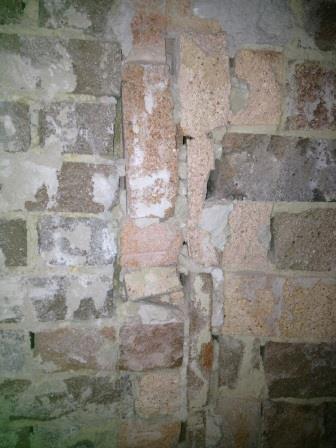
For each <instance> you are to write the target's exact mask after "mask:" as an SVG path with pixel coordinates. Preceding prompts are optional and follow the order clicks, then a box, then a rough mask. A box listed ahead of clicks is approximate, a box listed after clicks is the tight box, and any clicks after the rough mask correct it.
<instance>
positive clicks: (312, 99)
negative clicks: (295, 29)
mask: <svg viewBox="0 0 336 448" xmlns="http://www.w3.org/2000/svg"><path fill="white" fill-rule="evenodd" d="M288 82H289V88H288V99H287V103H288V105H287V123H286V126H287V128H288V129H329V130H335V129H336V117H335V107H336V102H335V90H336V72H335V69H332V68H328V67H327V66H324V65H323V64H322V63H320V62H318V61H313V62H311V61H306V62H302V63H292V64H290V66H289V81H288Z"/></svg>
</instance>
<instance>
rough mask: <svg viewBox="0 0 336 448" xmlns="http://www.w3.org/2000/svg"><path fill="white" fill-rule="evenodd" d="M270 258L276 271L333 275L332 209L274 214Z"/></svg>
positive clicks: (335, 219)
mask: <svg viewBox="0 0 336 448" xmlns="http://www.w3.org/2000/svg"><path fill="white" fill-rule="evenodd" d="M271 231H272V250H271V258H272V261H273V263H274V264H275V266H276V267H277V268H278V269H300V270H304V271H307V270H309V271H335V269H336V263H335V260H336V246H335V244H334V240H335V235H336V209H332V208H330V209H328V208H320V209H319V208H312V209H308V210H305V211H302V212H297V213H290V212H282V213H275V214H274V216H273V217H272V224H271Z"/></svg>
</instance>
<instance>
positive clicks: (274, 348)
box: [263, 342, 336, 398]
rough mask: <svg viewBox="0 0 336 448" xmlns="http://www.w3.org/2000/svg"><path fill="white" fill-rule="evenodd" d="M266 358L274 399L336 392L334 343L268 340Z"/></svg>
mask: <svg viewBox="0 0 336 448" xmlns="http://www.w3.org/2000/svg"><path fill="white" fill-rule="evenodd" d="M263 358H264V370H265V376H266V383H267V386H268V391H269V396H270V397H271V398H278V397H295V398H314V397H333V396H335V395H336V385H335V381H334V378H335V370H336V367H335V366H336V363H335V358H336V351H335V345H334V344H308V343H285V342H284V343H281V342H267V343H266V345H265V349H264V356H263Z"/></svg>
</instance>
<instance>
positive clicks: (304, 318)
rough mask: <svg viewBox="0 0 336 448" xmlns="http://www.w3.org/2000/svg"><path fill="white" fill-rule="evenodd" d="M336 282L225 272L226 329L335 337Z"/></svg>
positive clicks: (297, 336) (230, 331)
mask: <svg viewBox="0 0 336 448" xmlns="http://www.w3.org/2000/svg"><path fill="white" fill-rule="evenodd" d="M335 288H336V282H335V280H333V279H328V278H318V277H313V276H311V277H296V278H291V277H285V276H284V277H281V276H276V275H264V274H254V273H251V274H248V273H239V274H238V273H237V274H229V273H226V274H225V282H224V301H223V303H224V325H223V329H222V331H223V333H225V334H240V335H253V336H268V337H272V336H273V337H279V336H280V337H283V338H295V339H310V340H316V341H325V342H328V341H333V340H335V338H336V331H335V321H336V305H334V301H333V297H335V294H336V289H335Z"/></svg>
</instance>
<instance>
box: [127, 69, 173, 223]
mask: <svg viewBox="0 0 336 448" xmlns="http://www.w3.org/2000/svg"><path fill="white" fill-rule="evenodd" d="M122 99H123V116H124V141H125V150H126V154H127V167H128V169H127V176H126V181H127V198H128V199H127V201H128V214H129V215H130V216H131V217H132V218H148V217H157V218H166V217H169V216H171V215H172V214H173V211H174V206H175V199H176V195H177V187H178V174H177V149H176V141H175V134H176V130H175V123H174V118H173V101H172V95H171V92H170V88H169V75H168V70H167V67H166V66H163V65H140V64H127V65H126V66H125V68H124V72H123V98H122Z"/></svg>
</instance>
